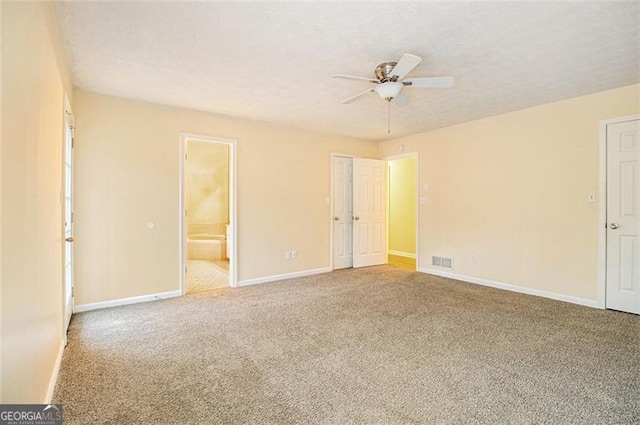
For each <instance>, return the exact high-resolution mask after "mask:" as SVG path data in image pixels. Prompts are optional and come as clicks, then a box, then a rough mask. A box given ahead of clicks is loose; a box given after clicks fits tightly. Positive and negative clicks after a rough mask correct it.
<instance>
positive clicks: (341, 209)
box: [333, 157, 353, 269]
mask: <svg viewBox="0 0 640 425" xmlns="http://www.w3.org/2000/svg"><path fill="white" fill-rule="evenodd" d="M352 176H353V159H352V158H344V157H334V159H333V268H334V269H346V268H349V267H352V266H353V177H352Z"/></svg>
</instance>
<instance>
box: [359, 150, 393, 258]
mask: <svg viewBox="0 0 640 425" xmlns="http://www.w3.org/2000/svg"><path fill="white" fill-rule="evenodd" d="M386 172H387V166H386V162H385V161H382V160H378V159H361V158H354V159H353V267H364V266H374V265H378V264H386V263H387V217H386V212H387V211H386V180H387V179H386Z"/></svg>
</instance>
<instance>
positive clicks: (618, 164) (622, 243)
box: [606, 120, 640, 314]
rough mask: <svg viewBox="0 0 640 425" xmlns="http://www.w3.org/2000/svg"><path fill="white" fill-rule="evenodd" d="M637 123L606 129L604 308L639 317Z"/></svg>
mask: <svg viewBox="0 0 640 425" xmlns="http://www.w3.org/2000/svg"><path fill="white" fill-rule="evenodd" d="M639 144H640V121H639V120H635V121H627V122H622V123H616V124H610V125H608V126H607V226H608V227H607V291H606V307H607V308H611V309H614V310H621V311H626V312H629V313H636V314H640V274H639V270H638V268H639V266H640V250H639V249H638V248H639V247H638V230H639V227H640V226H639V223H640V215H639V214H638V198H639V197H640V173H639V170H638V161H639V160H640V155H639V152H638V150H639V148H640V146H639Z"/></svg>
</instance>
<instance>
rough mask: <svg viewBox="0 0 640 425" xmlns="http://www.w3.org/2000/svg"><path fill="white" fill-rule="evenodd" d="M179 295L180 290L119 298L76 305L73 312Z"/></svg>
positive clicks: (180, 293)
mask: <svg viewBox="0 0 640 425" xmlns="http://www.w3.org/2000/svg"><path fill="white" fill-rule="evenodd" d="M181 295H182V292H181V291H180V290H177V291H168V292H159V293H157V294H149V295H140V296H138V297H131V298H120V299H118V300H110V301H101V302H97V303H88V304H80V305H76V306H75V308H74V309H73V311H74V313H81V312H83V311H90V310H97V309H99V308H107V307H118V306H121V305H129V304H138V303H146V302H149V301H158V300H164V299H167V298H174V297H179V296H181Z"/></svg>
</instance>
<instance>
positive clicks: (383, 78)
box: [375, 62, 398, 83]
mask: <svg viewBox="0 0 640 425" xmlns="http://www.w3.org/2000/svg"><path fill="white" fill-rule="evenodd" d="M397 64H398V62H382V63H381V64H380V65H378V66H376V70H375V74H376V78H377V79H378V81H380V82H381V83H386V82H387V81H394V82H395V81H397V80H398V77H389V74H391V71H393V68H395V66H396V65H397Z"/></svg>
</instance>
